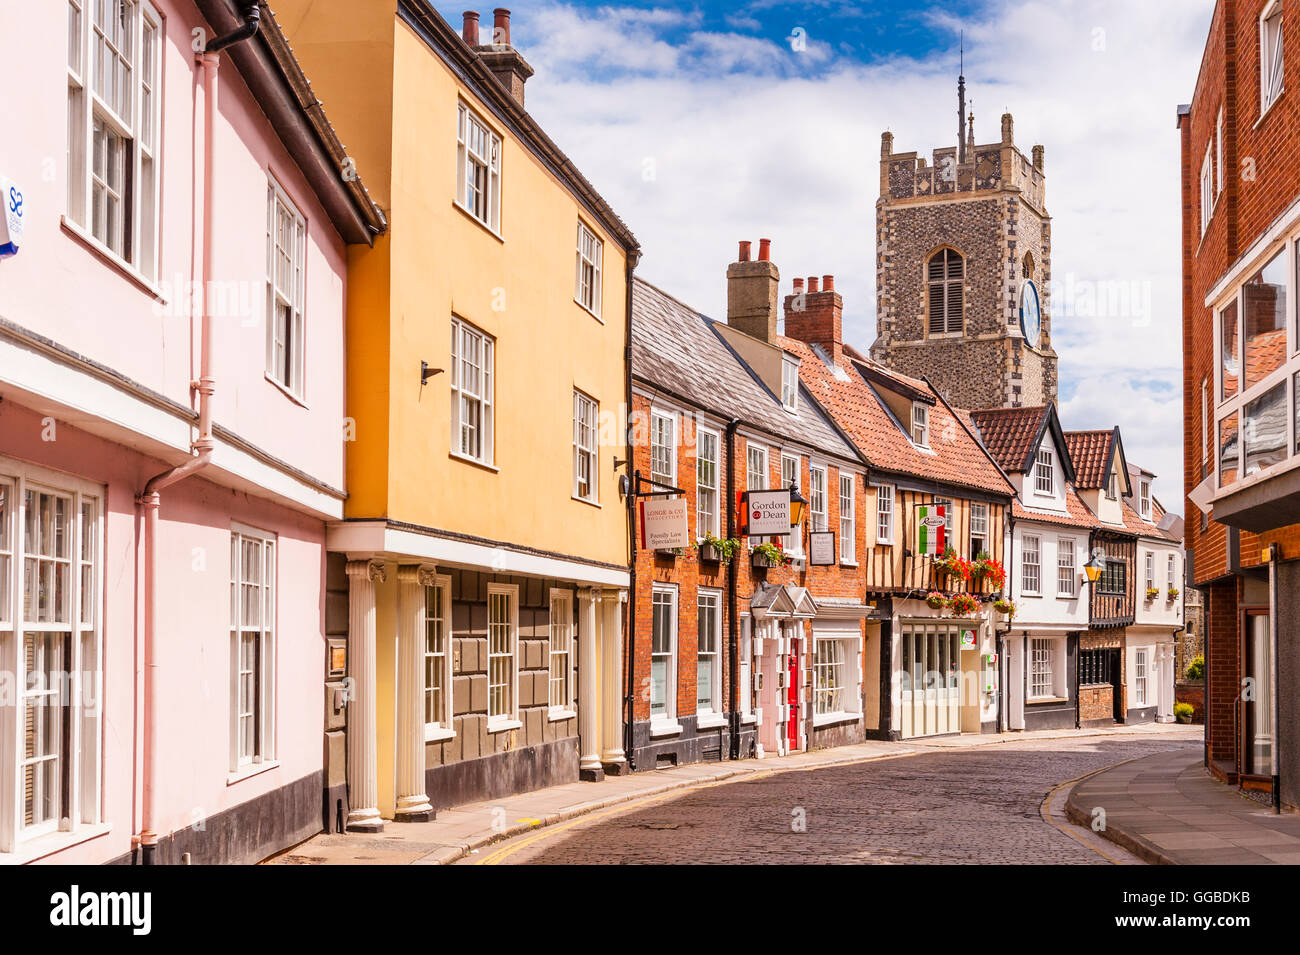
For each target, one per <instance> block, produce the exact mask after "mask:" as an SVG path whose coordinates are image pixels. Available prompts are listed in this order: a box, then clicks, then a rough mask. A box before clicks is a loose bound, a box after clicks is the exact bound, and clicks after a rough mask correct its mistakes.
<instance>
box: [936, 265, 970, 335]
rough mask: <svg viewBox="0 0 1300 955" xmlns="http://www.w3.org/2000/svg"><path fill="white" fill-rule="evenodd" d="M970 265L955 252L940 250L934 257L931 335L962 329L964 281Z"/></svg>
mask: <svg viewBox="0 0 1300 955" xmlns="http://www.w3.org/2000/svg"><path fill="white" fill-rule="evenodd" d="M965 276H966V263H965V260H964V259H963V258H962V257H961V253H960V252H957V251H956V250H955V249H940V250H939V251H938V252H936V253H935V254H934V255H932V256H930V263H929V270H928V280H929V284H930V334H931V335H943V334H946V333H948V332H960V331H961V330H962V280H963V279H964V278H965Z"/></svg>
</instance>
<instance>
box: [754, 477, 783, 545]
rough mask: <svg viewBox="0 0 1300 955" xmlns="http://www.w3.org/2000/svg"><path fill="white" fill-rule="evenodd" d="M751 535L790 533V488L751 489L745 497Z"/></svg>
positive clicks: (762, 535)
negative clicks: (774, 489)
mask: <svg viewBox="0 0 1300 955" xmlns="http://www.w3.org/2000/svg"><path fill="white" fill-rule="evenodd" d="M745 502H746V507H745V514H746V516H747V517H748V520H749V527H748V529H747V530H746V533H747V534H748V535H749V536H750V537H765V536H767V535H769V534H770V535H772V536H777V535H784V534H789V533H790V489H789V488H788V487H786V488H781V489H780V490H777V491H749V492H747V496H746V498H745Z"/></svg>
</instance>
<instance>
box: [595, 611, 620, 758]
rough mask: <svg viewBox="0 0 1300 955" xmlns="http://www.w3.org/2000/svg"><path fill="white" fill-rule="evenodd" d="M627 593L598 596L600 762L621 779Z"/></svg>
mask: <svg viewBox="0 0 1300 955" xmlns="http://www.w3.org/2000/svg"><path fill="white" fill-rule="evenodd" d="M626 600H627V591H626V590H605V591H602V592H601V595H600V608H601V613H602V616H603V617H604V619H603V621H602V622H601V624H602V625H601V641H602V649H601V662H602V663H603V664H604V666H603V668H602V669H603V672H602V673H601V680H600V688H601V694H600V695H601V704H600V718H601V719H600V741H601V751H600V762H601V765H602V766H603V767H604V770H605V772H606V773H608V774H610V775H611V776H621V775H623V774H624V773H625V772H627V757H626V756H624V754H623V703H622V701H623V694H622V687H623V603H624V601H626Z"/></svg>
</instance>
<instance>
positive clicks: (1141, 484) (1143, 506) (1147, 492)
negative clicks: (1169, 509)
mask: <svg viewBox="0 0 1300 955" xmlns="http://www.w3.org/2000/svg"><path fill="white" fill-rule="evenodd" d="M1138 513H1139V514H1141V515H1142V519H1143V520H1144V521H1149V520H1151V481H1150V480H1149V479H1147V478H1142V479H1141V480H1139V481H1138Z"/></svg>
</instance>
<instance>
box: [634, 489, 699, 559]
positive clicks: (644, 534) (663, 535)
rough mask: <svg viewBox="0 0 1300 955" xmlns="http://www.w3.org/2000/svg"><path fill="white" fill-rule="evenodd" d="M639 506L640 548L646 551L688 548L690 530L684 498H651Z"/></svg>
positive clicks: (689, 544)
mask: <svg viewBox="0 0 1300 955" xmlns="http://www.w3.org/2000/svg"><path fill="white" fill-rule="evenodd" d="M638 503H639V504H640V506H641V546H642V547H644V548H645V549H646V550H664V549H667V548H673V547H690V546H691V536H690V529H689V527H688V526H687V522H686V498H684V497H652V498H646V499H644V500H642V501H639V502H638Z"/></svg>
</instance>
